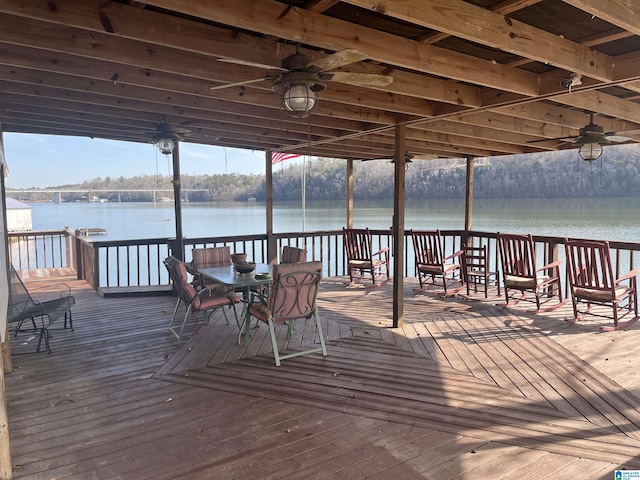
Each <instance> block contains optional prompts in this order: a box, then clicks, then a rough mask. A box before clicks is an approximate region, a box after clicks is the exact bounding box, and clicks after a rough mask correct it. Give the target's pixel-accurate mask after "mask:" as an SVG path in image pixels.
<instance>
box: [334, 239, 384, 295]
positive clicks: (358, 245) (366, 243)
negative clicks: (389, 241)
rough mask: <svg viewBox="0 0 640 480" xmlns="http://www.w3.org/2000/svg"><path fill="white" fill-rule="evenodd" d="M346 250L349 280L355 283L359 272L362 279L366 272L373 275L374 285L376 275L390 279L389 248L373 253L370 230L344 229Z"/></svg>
mask: <svg viewBox="0 0 640 480" xmlns="http://www.w3.org/2000/svg"><path fill="white" fill-rule="evenodd" d="M342 230H343V233H344V250H345V253H346V255H347V270H348V272H349V280H350V281H351V283H353V277H354V273H357V272H359V273H360V278H362V277H363V276H364V272H369V273H370V274H371V280H372V281H373V285H374V286H376V285H378V284H377V283H376V275H386V276H387V280H388V279H389V247H383V248H381V249H380V250H378V251H377V252H375V253H374V252H373V240H372V236H371V232H369V229H368V228H366V229H356V228H343V229H342Z"/></svg>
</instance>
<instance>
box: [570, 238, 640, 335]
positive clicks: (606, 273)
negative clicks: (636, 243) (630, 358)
mask: <svg viewBox="0 0 640 480" xmlns="http://www.w3.org/2000/svg"><path fill="white" fill-rule="evenodd" d="M564 245H565V253H566V258H567V269H568V271H567V274H568V276H569V289H570V291H571V301H572V303H573V316H574V318H575V319H576V320H583V319H584V317H585V315H586V314H591V315H594V316H598V317H606V318H613V328H610V327H609V328H607V327H603V330H616V329H618V327H619V325H618V321H619V320H620V319H621V318H622V317H624V316H626V315H628V314H629V313H632V312H633V314H634V318H633V319H631V320H630V321H628V322H626V323H625V324H624V326H621V328H628V327H629V326H630V325H631V324H632V323H635V322H636V321H637V320H638V290H637V280H636V277H637V275H638V274H640V270H639V269H632V270H630V271H629V272H627V273H626V274H624V275H622V276H621V277H619V278H615V275H614V272H613V267H612V265H611V253H610V248H609V242H606V241H595V240H569V239H565V241H564ZM581 304H586V310H585V311H583V312H580V311H579V307H580V305H581ZM592 305H600V306H605V307H611V309H612V312H611V313H612V315H611V316H609V315H605V314H604V312H600V311H598V312H594V311H593V310H592ZM605 311H606V310H605Z"/></svg>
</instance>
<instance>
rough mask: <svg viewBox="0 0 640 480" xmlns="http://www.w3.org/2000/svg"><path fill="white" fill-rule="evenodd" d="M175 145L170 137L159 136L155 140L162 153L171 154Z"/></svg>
mask: <svg viewBox="0 0 640 480" xmlns="http://www.w3.org/2000/svg"><path fill="white" fill-rule="evenodd" d="M175 146H176V144H175V143H174V141H173V139H171V138H161V139H159V140H158V141H157V142H156V147H158V150H160V153H162V154H163V155H171V154H172V153H173V149H174V147H175Z"/></svg>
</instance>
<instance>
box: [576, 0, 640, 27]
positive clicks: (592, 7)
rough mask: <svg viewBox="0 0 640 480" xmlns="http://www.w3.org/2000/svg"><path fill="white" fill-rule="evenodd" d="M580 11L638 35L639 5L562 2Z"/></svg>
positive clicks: (607, 1)
mask: <svg viewBox="0 0 640 480" xmlns="http://www.w3.org/2000/svg"><path fill="white" fill-rule="evenodd" d="M563 1H564V2H565V3H568V4H569V5H572V6H574V7H576V8H579V9H580V10H584V11H585V12H588V13H590V14H591V15H593V16H594V17H598V18H601V19H602V20H605V21H607V22H609V23H610V24H612V25H616V26H618V27H620V28H623V29H624V30H627V31H628V32H631V33H633V34H635V35H640V4H639V3H638V2H636V1H634V0H631V1H624V2H620V1H613V0H563Z"/></svg>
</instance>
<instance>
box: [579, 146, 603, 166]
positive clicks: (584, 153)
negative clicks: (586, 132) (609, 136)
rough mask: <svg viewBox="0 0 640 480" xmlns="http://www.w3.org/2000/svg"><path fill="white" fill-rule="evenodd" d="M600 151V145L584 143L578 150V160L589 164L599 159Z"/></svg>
mask: <svg viewBox="0 0 640 480" xmlns="http://www.w3.org/2000/svg"><path fill="white" fill-rule="evenodd" d="M602 150H603V149H602V145H600V144H599V143H585V144H584V145H582V146H581V147H580V149H579V150H578V154H579V155H580V158H582V159H583V160H585V161H587V162H589V163H591V162H593V161H595V160H597V159H598V158H600V155H602Z"/></svg>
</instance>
